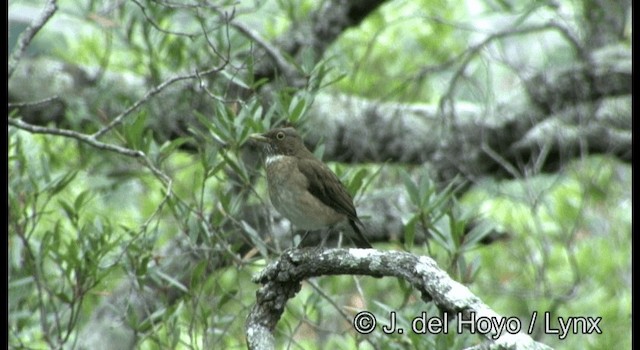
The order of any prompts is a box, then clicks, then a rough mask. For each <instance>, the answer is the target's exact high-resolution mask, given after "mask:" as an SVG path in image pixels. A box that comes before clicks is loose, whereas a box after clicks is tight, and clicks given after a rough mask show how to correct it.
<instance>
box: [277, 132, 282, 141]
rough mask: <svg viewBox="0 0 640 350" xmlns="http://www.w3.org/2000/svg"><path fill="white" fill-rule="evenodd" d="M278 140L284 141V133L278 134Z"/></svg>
mask: <svg viewBox="0 0 640 350" xmlns="http://www.w3.org/2000/svg"><path fill="white" fill-rule="evenodd" d="M276 138H277V139H278V140H283V139H284V132H282V131H280V132H279V133H277V134H276Z"/></svg>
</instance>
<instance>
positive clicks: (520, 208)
mask: <svg viewBox="0 0 640 350" xmlns="http://www.w3.org/2000/svg"><path fill="white" fill-rule="evenodd" d="M629 188H630V169H629V167H628V166H626V165H622V164H618V163H616V162H615V161H612V160H611V159H607V158H602V157H590V158H587V159H585V160H584V161H578V162H575V163H574V164H573V165H572V166H570V167H569V168H568V170H567V171H565V172H564V173H563V174H558V175H555V176H536V177H532V178H529V179H526V180H525V181H506V182H502V183H485V184H483V186H479V187H478V188H477V190H475V191H472V192H470V193H468V194H467V195H466V198H465V200H464V202H465V203H467V204H470V205H478V206H479V209H480V210H481V211H482V212H484V213H485V214H486V215H487V217H490V218H491V220H492V221H494V222H496V224H497V225H500V226H502V227H503V229H504V230H506V231H508V232H510V233H511V234H512V235H513V237H511V238H510V240H509V241H507V242H503V243H499V244H497V245H493V246H489V247H486V248H484V249H481V250H479V251H476V252H474V255H477V258H479V259H480V266H481V268H480V272H479V273H478V280H477V290H478V291H479V292H480V291H481V292H480V294H481V295H480V297H481V298H483V299H484V300H485V301H486V302H488V303H489V304H490V305H493V306H494V307H495V309H496V310H497V311H499V312H501V313H502V314H504V315H515V316H517V317H519V318H520V319H521V320H523V321H525V322H526V321H528V320H530V319H531V314H532V313H533V312H534V311H537V312H538V313H539V317H541V316H542V314H543V312H545V311H549V312H551V313H552V315H554V319H555V317H563V318H565V319H566V318H567V317H571V316H590V317H603V321H602V323H601V326H602V327H601V328H602V331H603V334H602V335H598V334H591V335H583V334H571V335H569V337H568V338H567V339H565V340H559V339H558V337H557V336H554V335H544V334H543V332H542V329H541V328H539V329H537V330H536V334H537V335H538V336H540V337H541V341H543V342H545V343H547V344H549V345H551V346H556V347H558V348H564V347H567V346H568V345H569V344H570V347H571V348H574V347H575V348H588V349H598V348H603V347H614V348H628V347H629V346H630V343H629V342H630V327H629V325H630V319H629V314H628V310H630V308H629V307H630V304H629V302H630V290H629V281H630V276H631V275H630V273H631V271H630V268H631V266H630V261H631V249H630V240H631V211H630V209H631V207H630V203H631V202H630V197H629V195H630V193H629V191H628V189H629ZM612 333H615V334H617V335H616V336H615V337H612V336H611V334H612ZM605 344H606V345H605Z"/></svg>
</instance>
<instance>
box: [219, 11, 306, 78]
mask: <svg viewBox="0 0 640 350" xmlns="http://www.w3.org/2000/svg"><path fill="white" fill-rule="evenodd" d="M229 24H230V25H231V26H232V27H234V28H236V29H237V30H238V31H239V32H240V33H242V34H243V35H244V36H246V37H247V38H249V39H251V40H252V41H254V42H255V43H256V44H258V46H260V47H262V48H263V49H264V50H265V51H266V52H267V54H268V55H269V57H271V59H272V60H273V62H274V63H275V64H276V66H277V67H278V69H279V70H280V71H281V72H282V74H284V76H285V77H288V78H292V77H295V76H296V75H297V73H296V69H295V67H293V66H292V65H291V64H290V63H289V62H287V60H286V59H285V58H284V56H282V55H281V54H280V51H279V50H278V49H277V48H276V47H274V46H272V45H271V44H270V43H269V42H268V41H267V40H265V39H264V38H262V36H260V34H258V33H256V32H255V31H253V30H252V29H250V28H249V27H247V26H245V25H244V24H242V23H240V22H238V21H229Z"/></svg>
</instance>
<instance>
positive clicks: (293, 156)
mask: <svg viewBox="0 0 640 350" xmlns="http://www.w3.org/2000/svg"><path fill="white" fill-rule="evenodd" d="M250 139H252V140H254V141H257V142H260V143H262V144H264V145H265V147H264V149H265V152H266V159H265V165H266V173H267V182H268V185H269V197H271V202H272V203H273V205H274V206H275V208H276V209H277V210H278V212H279V213H280V214H282V216H284V217H285V218H287V219H289V221H291V223H292V224H293V225H295V226H296V227H298V228H300V229H303V230H319V229H324V228H331V227H334V226H335V225H338V224H341V223H343V222H345V221H346V222H348V223H349V226H350V227H351V228H352V229H353V232H354V234H353V235H350V236H349V237H350V238H351V240H352V241H353V242H354V243H355V244H356V246H357V247H358V248H372V247H371V244H370V243H369V241H368V240H367V239H366V238H365V236H364V235H363V233H362V232H363V229H362V228H364V225H363V224H362V222H361V221H360V219H359V218H358V214H357V213H356V208H355V207H354V205H353V198H351V195H349V192H347V189H346V188H345V187H344V185H343V184H342V183H341V182H340V180H339V179H338V177H337V176H336V174H334V173H333V171H331V169H329V167H327V165H326V164H324V163H323V162H321V161H320V160H318V159H317V158H316V157H315V156H314V155H313V153H311V152H310V151H309V150H308V149H307V148H306V147H305V145H304V143H303V142H302V138H301V137H300V135H299V134H298V132H297V131H296V130H295V129H294V128H279V129H273V130H271V131H268V132H266V133H264V134H252V135H251V136H250ZM307 233H308V232H307ZM305 237H306V235H305ZM303 240H304V237H303ZM325 240H326V235H325V236H324V238H323V240H322V245H324V242H325Z"/></svg>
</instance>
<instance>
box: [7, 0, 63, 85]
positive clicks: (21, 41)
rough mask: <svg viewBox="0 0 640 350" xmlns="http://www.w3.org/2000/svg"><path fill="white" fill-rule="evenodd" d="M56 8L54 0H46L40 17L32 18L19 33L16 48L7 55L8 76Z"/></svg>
mask: <svg viewBox="0 0 640 350" xmlns="http://www.w3.org/2000/svg"><path fill="white" fill-rule="evenodd" d="M57 10H58V5H57V4H56V0H49V1H47V4H46V5H45V6H44V9H43V10H42V13H41V14H40V17H38V18H37V19H36V20H34V21H33V23H31V25H29V27H28V28H27V29H25V31H24V32H22V34H20V38H18V42H17V43H16V48H15V49H14V50H13V52H12V53H11V56H9V78H11V75H13V72H14V71H15V70H16V67H17V66H18V63H19V62H20V58H21V57H22V55H23V54H24V51H25V50H26V49H27V47H28V46H29V43H31V40H32V39H33V37H34V36H36V34H37V33H38V31H40V29H41V28H42V27H43V26H44V25H45V24H46V23H47V21H48V20H49V18H51V17H52V16H53V14H54V13H55V12H56V11H57Z"/></svg>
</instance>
